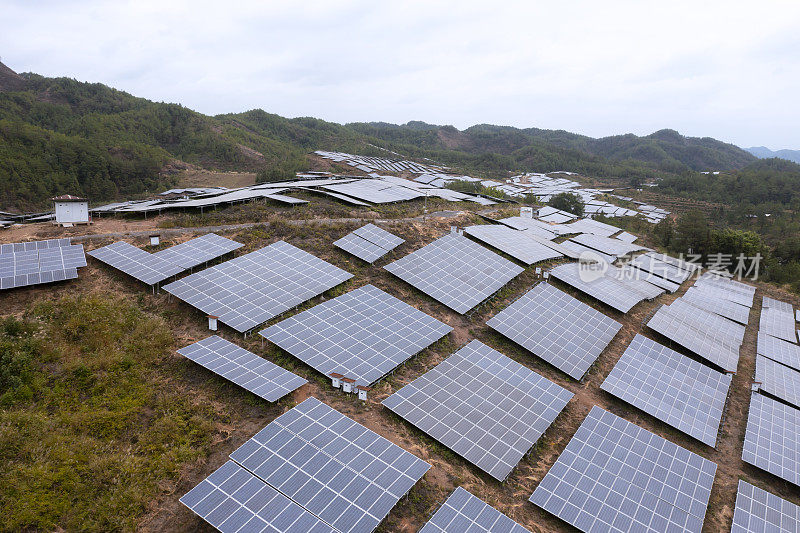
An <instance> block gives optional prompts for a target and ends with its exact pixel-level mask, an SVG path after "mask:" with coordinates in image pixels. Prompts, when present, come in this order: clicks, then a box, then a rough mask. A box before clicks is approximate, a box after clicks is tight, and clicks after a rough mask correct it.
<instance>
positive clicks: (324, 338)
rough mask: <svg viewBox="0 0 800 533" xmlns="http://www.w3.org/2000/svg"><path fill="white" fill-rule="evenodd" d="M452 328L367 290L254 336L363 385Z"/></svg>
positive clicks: (379, 292) (326, 372)
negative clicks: (258, 336)
mask: <svg viewBox="0 0 800 533" xmlns="http://www.w3.org/2000/svg"><path fill="white" fill-rule="evenodd" d="M451 331H453V328H452V327H450V326H448V325H447V324H444V323H442V322H440V321H438V320H436V319H435V318H433V317H431V316H428V315H426V314H425V313H423V312H422V311H419V310H418V309H415V308H414V307H412V306H410V305H408V304H407V303H405V302H403V301H402V300H399V299H397V298H395V297H394V296H392V295H390V294H387V293H385V292H383V291H382V290H380V289H378V288H377V287H375V286H373V285H365V286H363V287H359V288H358V289H355V290H353V291H350V292H348V293H345V294H343V295H341V296H337V297H336V298H334V299H332V300H328V301H326V302H323V303H321V304H319V305H317V306H315V307H312V308H311V309H308V310H306V311H303V312H302V313H299V314H297V315H295V316H293V317H291V318H287V319H286V320H284V321H282V322H279V323H277V324H275V325H273V326H270V327H268V328H266V329H264V330H263V331H261V332H260V334H261V336H263V337H264V338H266V339H269V340H270V341H272V342H274V343H275V344H277V345H278V346H280V347H281V348H283V349H284V350H286V351H287V352H289V353H291V354H292V355H294V356H295V357H297V358H298V359H300V360H302V361H303V362H305V363H306V364H308V365H310V366H311V367H313V368H315V369H316V370H318V371H319V372H321V373H322V374H323V375H325V376H327V375H329V374H330V373H332V372H337V373H339V374H342V375H343V376H345V377H348V378H351V379H354V380H356V383H357V384H359V385H369V384H371V383H374V382H375V381H377V380H379V379H380V378H381V377H383V376H384V375H385V374H387V373H388V372H391V371H392V370H393V369H394V368H396V367H397V366H398V365H400V364H401V363H403V362H404V361H406V360H407V359H408V358H410V357H411V356H413V355H414V354H416V353H418V352H419V351H421V350H423V349H424V348H427V347H428V346H430V345H431V344H433V343H434V342H436V341H437V340H439V339H441V338H442V337H444V336H445V335H447V334H448V333H450V332H451Z"/></svg>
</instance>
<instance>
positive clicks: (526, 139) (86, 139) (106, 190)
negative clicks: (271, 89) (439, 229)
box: [0, 64, 755, 209]
mask: <svg viewBox="0 0 800 533" xmlns="http://www.w3.org/2000/svg"><path fill="white" fill-rule="evenodd" d="M265 105H268V102H267V103H266V104H265ZM382 148H386V149H390V150H392V151H395V152H398V153H402V154H404V155H405V156H407V157H427V158H430V159H433V160H436V161H440V162H442V163H444V164H446V165H450V166H453V167H455V168H456V169H458V170H460V171H464V172H471V173H475V174H477V175H482V176H487V177H488V176H493V177H504V176H507V175H508V172H509V171H539V172H547V171H555V170H568V171H573V172H580V173H584V174H589V175H595V176H600V177H612V176H613V177H623V178H637V179H640V180H641V179H653V178H660V177H670V176H672V177H676V176H679V175H680V174H682V173H684V172H688V171H692V170H708V169H711V170H733V169H738V168H741V167H743V166H744V165H746V164H748V163H749V162H751V161H754V160H755V157H754V156H752V155H750V154H748V153H747V152H745V151H743V150H741V149H739V148H736V147H735V146H733V145H729V144H725V143H722V142H719V141H716V140H714V139H696V138H686V137H683V136H681V135H680V134H678V133H677V132H674V131H669V130H663V131H660V132H656V133H654V134H652V135H648V136H646V137H637V136H635V135H622V136H615V137H606V138H603V139H593V138H590V137H586V136H582V135H576V134H573V133H568V132H565V131H552V130H540V129H534V128H531V129H518V128H511V127H503V126H489V125H477V126H473V127H471V128H468V129H466V130H464V131H459V130H457V129H456V128H454V127H452V126H434V125H430V124H426V123H424V122H409V123H408V124H405V125H402V126H398V125H394V124H386V123H353V124H346V125H340V124H335V123H331V122H325V121H323V120H319V119H315V118H295V119H287V118H284V117H281V116H278V115H275V114H270V113H267V112H265V111H263V110H260V109H257V110H251V111H247V112H243V113H236V114H227V115H219V116H215V117H211V116H206V115H203V114H201V113H197V112H195V111H192V110H190V109H187V108H185V107H183V106H181V105H178V104H165V103H156V102H151V101H149V100H146V99H143V98H137V97H135V96H132V95H130V94H128V93H125V92H123V91H119V90H116V89H112V88H110V87H107V86H105V85H102V84H99V83H83V82H78V81H76V80H72V79H68V78H45V77H42V76H39V75H36V74H23V75H17V74H15V73H14V72H13V71H11V70H10V69H8V68H7V67H5V66H4V65H2V64H0V209H36V208H43V207H46V205H47V201H46V200H47V198H48V197H50V196H52V195H55V194H61V193H72V194H80V195H86V196H88V197H89V198H90V199H91V200H92V201H95V202H99V201H106V200H112V199H116V198H121V197H131V196H133V195H144V194H146V193H153V192H156V191H157V190H159V189H163V188H166V187H169V186H171V185H172V184H173V182H174V170H175V169H179V168H185V167H186V166H187V165H197V166H202V167H204V168H209V169H217V170H250V171H257V170H262V169H269V171H270V172H272V173H273V174H280V175H284V174H285V175H287V176H288V175H290V174H291V173H293V172H295V171H296V170H302V169H304V168H307V164H308V162H307V159H306V154H307V153H309V152H311V151H313V150H318V149H324V150H340V151H347V152H356V153H361V154H365V155H384V156H385V155H387V153H386V152H385V151H384V150H382Z"/></svg>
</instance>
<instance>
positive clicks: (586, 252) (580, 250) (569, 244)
mask: <svg viewBox="0 0 800 533" xmlns="http://www.w3.org/2000/svg"><path fill="white" fill-rule="evenodd" d="M561 246H563V247H564V248H566V249H567V250H572V251H573V252H575V253H576V254H578V255H579V257H580V256H581V255H583V256H584V257H586V256H588V257H592V258H594V256H597V257H599V258H600V259H602V260H603V261H605V262H606V263H613V262H614V261H616V260H617V256H616V255H608V254H604V253H603V252H599V251H597V250H594V249H592V248H589V247H588V246H584V245H582V244H578V243H577V242H575V241H570V240H567V241H564V242H562V243H561ZM590 254H594V256H593V255H590Z"/></svg>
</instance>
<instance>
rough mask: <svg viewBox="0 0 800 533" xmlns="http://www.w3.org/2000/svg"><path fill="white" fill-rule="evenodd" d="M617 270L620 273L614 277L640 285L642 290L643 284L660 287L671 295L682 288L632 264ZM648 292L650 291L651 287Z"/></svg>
mask: <svg viewBox="0 0 800 533" xmlns="http://www.w3.org/2000/svg"><path fill="white" fill-rule="evenodd" d="M615 268H617V269H618V270H619V273H618V274H615V275H614V276H613V277H617V278H620V279H625V280H627V281H629V282H633V283H637V284H639V287H640V288H641V283H642V282H644V283H647V284H649V285H653V286H655V287H658V288H659V289H664V290H665V291H667V292H670V293H673V292H675V291H677V290H678V289H680V288H681V286H680V285H679V284H677V283H673V282H672V281H669V280H667V279H664V278H662V277H660V276H656V275H655V274H651V273H650V272H646V271H644V270H640V269H639V268H637V267H635V266H632V265H630V264H623V265H621V266H619V267H615ZM609 270H610V269H609ZM648 290H650V289H649V287H648ZM653 292H655V291H653ZM653 298H655V296H653Z"/></svg>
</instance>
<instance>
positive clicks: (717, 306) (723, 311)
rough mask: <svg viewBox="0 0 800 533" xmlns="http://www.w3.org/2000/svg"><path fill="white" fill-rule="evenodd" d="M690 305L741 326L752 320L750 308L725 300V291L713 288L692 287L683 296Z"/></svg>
mask: <svg viewBox="0 0 800 533" xmlns="http://www.w3.org/2000/svg"><path fill="white" fill-rule="evenodd" d="M681 298H682V299H683V300H686V301H687V302H689V303H690V304H692V305H694V306H697V307H700V308H702V309H705V310H707V311H711V312H712V313H715V314H717V315H719V316H723V317H725V318H727V319H729V320H733V321H735V322H738V323H740V324H745V325H746V324H747V323H748V321H749V320H750V308H749V307H746V306H744V305H741V304H738V303H736V302H732V301H730V300H727V299H725V297H724V291H722V290H719V289H715V288H714V287H711V286H703V285H701V286H699V287H698V286H692V287H689V289H688V290H687V291H686V292H685V293H684V294H683V296H681Z"/></svg>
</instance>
